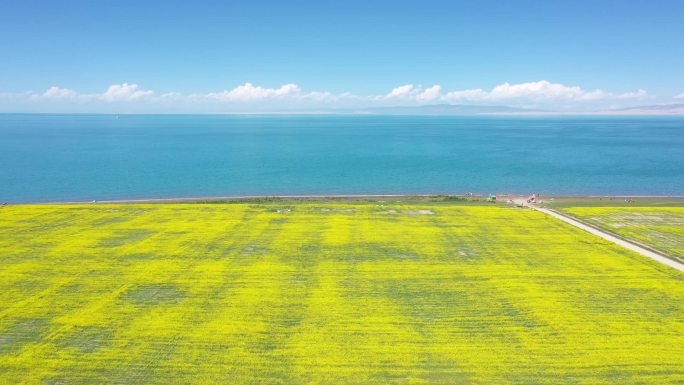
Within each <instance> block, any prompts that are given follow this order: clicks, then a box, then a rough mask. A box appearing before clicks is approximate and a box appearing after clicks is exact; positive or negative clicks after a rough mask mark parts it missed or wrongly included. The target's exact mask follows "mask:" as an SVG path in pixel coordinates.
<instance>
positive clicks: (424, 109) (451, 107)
mask: <svg viewBox="0 0 684 385" xmlns="http://www.w3.org/2000/svg"><path fill="white" fill-rule="evenodd" d="M353 112H354V113H361V114H363V113H365V114H378V115H479V114H501V113H521V112H534V110H528V109H524V108H516V107H508V106H475V105H461V104H430V105H425V106H410V107H399V106H397V107H375V108H366V109H360V110H355V111H353Z"/></svg>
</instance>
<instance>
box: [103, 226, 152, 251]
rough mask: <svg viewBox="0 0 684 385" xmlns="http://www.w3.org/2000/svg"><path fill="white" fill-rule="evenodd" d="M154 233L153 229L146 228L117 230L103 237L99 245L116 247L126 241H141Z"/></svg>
mask: <svg viewBox="0 0 684 385" xmlns="http://www.w3.org/2000/svg"><path fill="white" fill-rule="evenodd" d="M152 234H154V231H151V230H146V229H131V230H118V231H116V232H115V235H114V236H112V237H108V238H104V239H102V240H100V244H99V245H98V246H100V247H118V246H123V245H125V244H127V243H132V242H138V241H141V240H143V239H145V238H147V237H149V236H150V235H152Z"/></svg>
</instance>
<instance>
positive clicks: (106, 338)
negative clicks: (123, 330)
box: [58, 326, 113, 353]
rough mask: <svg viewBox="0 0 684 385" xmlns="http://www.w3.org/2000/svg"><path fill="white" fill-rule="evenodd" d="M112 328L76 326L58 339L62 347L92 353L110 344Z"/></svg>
mask: <svg viewBox="0 0 684 385" xmlns="http://www.w3.org/2000/svg"><path fill="white" fill-rule="evenodd" d="M112 336H113V333H112V330H111V329H109V328H106V327H102V326H77V327H74V328H73V329H72V330H71V331H70V332H69V333H68V334H65V335H63V336H62V337H61V338H60V340H59V341H58V345H59V346H60V347H62V348H74V349H77V350H79V351H80V352H83V353H92V352H94V351H96V350H99V349H102V348H104V347H107V346H109V345H110V342H111V340H112Z"/></svg>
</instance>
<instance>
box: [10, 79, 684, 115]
mask: <svg viewBox="0 0 684 385" xmlns="http://www.w3.org/2000/svg"><path fill="white" fill-rule="evenodd" d="M0 97H1V98H2V100H3V102H2V104H0V110H2V109H3V108H5V109H7V108H8V106H17V105H21V104H22V103H24V106H26V109H40V108H43V107H45V108H46V109H49V108H53V109H59V108H64V110H72V111H92V110H114V109H116V110H117V111H119V110H120V109H121V108H125V109H130V110H131V111H143V112H144V111H147V110H149V111H174V112H175V111H210V112H214V111H226V112H228V111H238V112H239V111H288V110H289V111H292V110H298V111H307V110H330V111H332V110H333V109H337V108H339V109H346V108H353V109H365V108H372V107H382V106H397V105H402V106H411V105H421V104H427V103H453V104H480V105H482V104H495V105H509V106H516V107H528V108H539V109H546V110H558V111H573V110H576V111H580V110H592V109H594V110H598V109H605V108H620V107H627V106H634V105H638V103H639V101H640V100H642V99H646V98H654V97H653V96H651V95H649V94H648V93H647V92H646V91H644V90H642V89H638V90H636V91H633V92H625V93H611V92H607V91H603V90H601V89H594V90H587V89H583V88H582V87H579V86H568V85H564V84H561V83H552V82H549V81H546V80H541V81H536V82H527V83H502V84H499V85H497V86H495V87H493V88H491V89H489V90H486V89H482V88H472V89H465V90H453V91H450V92H446V91H445V90H444V88H443V87H442V86H441V85H439V84H434V85H432V86H430V87H426V88H424V87H423V86H421V85H413V84H404V85H401V86H398V87H395V88H393V89H392V90H391V91H390V92H388V93H387V94H379V95H378V94H376V95H373V94H371V95H357V94H352V93H349V92H343V93H332V92H329V91H317V90H306V91H304V90H302V89H301V88H300V87H299V86H298V85H297V84H294V83H287V84H283V85H281V86H279V87H274V88H268V87H263V86H257V85H254V84H252V83H249V82H247V83H244V84H241V85H238V86H236V87H234V88H232V89H228V90H224V91H221V92H210V93H194V94H193V93H190V94H187V93H180V92H166V93H159V94H156V93H155V92H154V91H152V90H146V89H143V88H141V87H140V86H139V85H137V84H131V83H121V84H113V85H111V86H109V87H108V88H107V89H106V91H104V92H102V93H83V94H82V93H78V92H77V91H74V90H72V89H69V88H64V87H59V86H53V87H50V88H48V89H47V90H46V91H44V92H38V93H37V92H24V93H13V94H7V93H5V94H1V93H0ZM675 97H677V98H684V94H681V95H677V96H675ZM143 100H144V103H142V101H143ZM669 100H671V99H669ZM48 101H49V107H48ZM109 102H128V103H127V104H126V107H123V106H122V105H121V104H119V103H112V104H110V103H109ZM31 103H32V104H31ZM40 103H45V104H43V105H42V106H41V104H40ZM31 106H33V107H31ZM176 107H177V108H178V109H177V110H176Z"/></svg>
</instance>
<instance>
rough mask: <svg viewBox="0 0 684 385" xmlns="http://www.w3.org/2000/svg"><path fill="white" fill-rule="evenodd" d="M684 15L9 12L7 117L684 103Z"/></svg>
mask: <svg viewBox="0 0 684 385" xmlns="http://www.w3.org/2000/svg"><path fill="white" fill-rule="evenodd" d="M682 15H684V1H678V0H669V1H666V0H661V1H658V0H651V1H635V0H630V1H609V0H603V1H596V0H594V1H580V0H574V1H565V2H560V1H503V0H501V1H495V0H489V1H411V2H407V1H372V0H366V1H291V2H283V1H239V2H238V1H236V2H230V1H169V0H166V1H125V0H118V1H107V2H105V1H92V0H88V1H69V0H61V1H47V0H45V1H35V0H5V1H4V2H3V3H2V5H1V10H0V49H1V52H2V60H0V111H14V110H16V111H62V110H63V111H81V110H82V111H84V112H89V111H99V110H102V111H108V110H125V111H128V110H130V111H150V112H164V111H177V110H178V108H181V109H186V110H188V111H206V112H220V111H240V110H245V111H249V110H278V109H280V110H288V109H295V110H297V109H298V110H306V109H326V108H347V107H362V106H375V105H378V106H379V105H412V104H431V103H453V104H497V105H501V104H505V105H518V106H524V107H534V108H552V109H565V110H583V109H598V108H614V107H624V106H630V105H644V104H658V103H674V102H677V101H679V102H684V98H675V96H678V95H680V94H682V93H684V73H683V72H684V71H683V70H682V69H684V38H682V36H684V22H683V21H682V20H683V19H682V17H683V16H682ZM409 86H410V87H409ZM435 86H437V88H435ZM51 87H54V88H51ZM112 87H114V88H112ZM393 90H394V91H393ZM683 96H684V95H683Z"/></svg>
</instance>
